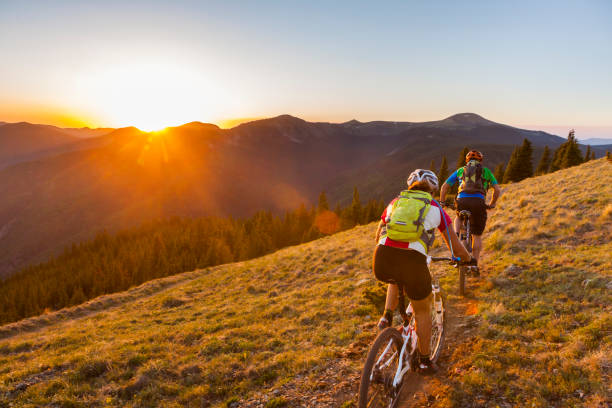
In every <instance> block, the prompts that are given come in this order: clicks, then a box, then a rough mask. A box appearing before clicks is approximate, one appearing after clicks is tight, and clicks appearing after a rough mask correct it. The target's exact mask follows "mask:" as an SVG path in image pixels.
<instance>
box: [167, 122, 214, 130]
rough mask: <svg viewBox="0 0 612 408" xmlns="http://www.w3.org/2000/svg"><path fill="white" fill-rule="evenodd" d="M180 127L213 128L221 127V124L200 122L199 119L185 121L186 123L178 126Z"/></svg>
mask: <svg viewBox="0 0 612 408" xmlns="http://www.w3.org/2000/svg"><path fill="white" fill-rule="evenodd" d="M177 127H179V128H212V129H219V126H217V125H215V124H214V123H204V122H199V121H197V120H196V121H193V122H189V123H185V124H184V125H180V126H177Z"/></svg>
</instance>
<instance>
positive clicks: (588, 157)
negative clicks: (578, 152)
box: [584, 145, 593, 162]
mask: <svg viewBox="0 0 612 408" xmlns="http://www.w3.org/2000/svg"><path fill="white" fill-rule="evenodd" d="M591 153H592V150H591V145H587V151H586V153H585V154H584V161H585V162H588V161H589V160H593V159H591Z"/></svg>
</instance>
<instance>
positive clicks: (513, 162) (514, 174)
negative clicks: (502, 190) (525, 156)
mask: <svg viewBox="0 0 612 408" xmlns="http://www.w3.org/2000/svg"><path fill="white" fill-rule="evenodd" d="M520 150H521V148H520V147H519V146H516V147H515V148H514V151H513V152H512V155H511V156H510V160H509V161H508V165H507V166H506V171H505V172H504V181H503V182H504V184H505V183H510V182H513V181H518V180H519V177H520V171H519V167H518V166H519V164H520V163H519V155H520Z"/></svg>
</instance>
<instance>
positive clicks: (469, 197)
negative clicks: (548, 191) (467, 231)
mask: <svg viewBox="0 0 612 408" xmlns="http://www.w3.org/2000/svg"><path fill="white" fill-rule="evenodd" d="M483 159H484V156H483V154H482V153H480V152H479V151H478V150H472V151H470V152H468V154H467V155H466V156H465V163H466V164H465V166H464V167H461V168H459V169H457V170H456V171H455V172H454V173H453V174H451V176H450V177H449V178H448V179H447V180H446V181H445V182H444V184H443V185H442V188H441V189H440V202H441V203H444V202H445V200H446V194H447V193H448V191H449V190H450V188H451V186H452V185H453V184H455V183H456V182H457V181H460V182H461V184H459V193H458V194H457V199H456V203H457V205H456V208H457V214H459V212H460V211H462V210H468V211H469V212H470V213H471V214H472V215H471V218H470V226H471V230H472V256H473V257H474V258H475V259H476V262H478V258H479V257H480V250H481V248H482V233H483V232H484V229H485V226H486V225H487V209H488V208H494V207H495V203H496V202H497V200H498V199H499V196H500V194H501V189H500V188H499V185H498V184H497V180H496V179H495V176H494V175H493V173H491V170H489V169H488V168H486V167H484V166H482V160H483ZM489 188H493V197H492V198H491V202H490V203H489V204H488V205H487V204H486V203H485V197H486V195H487V190H488V189H489ZM460 223H461V221H460V220H459V217H458V216H456V217H455V230H456V231H459V228H460ZM473 272H474V274H475V275H476V276H478V274H479V270H478V267H475V268H473Z"/></svg>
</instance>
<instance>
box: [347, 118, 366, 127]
mask: <svg viewBox="0 0 612 408" xmlns="http://www.w3.org/2000/svg"><path fill="white" fill-rule="evenodd" d="M342 124H343V125H345V126H359V125H362V123H361V122H360V121H358V120H357V119H351V120H349V121H348V122H344V123H342Z"/></svg>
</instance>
